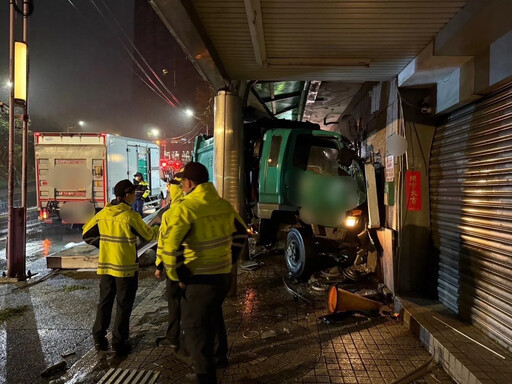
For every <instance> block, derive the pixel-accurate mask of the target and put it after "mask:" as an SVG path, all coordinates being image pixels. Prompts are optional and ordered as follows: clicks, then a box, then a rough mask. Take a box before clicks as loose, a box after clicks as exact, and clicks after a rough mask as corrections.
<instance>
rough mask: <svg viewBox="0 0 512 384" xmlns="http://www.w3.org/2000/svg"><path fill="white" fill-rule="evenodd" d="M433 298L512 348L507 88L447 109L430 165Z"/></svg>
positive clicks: (511, 149) (511, 90)
mask: <svg viewBox="0 0 512 384" xmlns="http://www.w3.org/2000/svg"><path fill="white" fill-rule="evenodd" d="M430 197H431V204H432V207H431V212H432V213H431V215H432V217H431V224H432V236H433V240H434V245H435V247H436V248H437V250H438V251H439V259H440V260H439V277H438V293H439V300H440V301H441V302H442V303H443V304H444V305H446V306H447V307H449V308H450V309H452V310H453V311H455V312H456V313H458V314H459V315H460V316H461V317H462V318H464V319H466V320H469V321H471V322H472V323H473V324H474V325H475V326H478V327H479V328H480V329H482V330H483V331H484V332H485V333H486V334H488V335H489V336H491V337H493V338H494V339H496V340H497V341H498V342H500V343H501V344H502V345H504V346H506V347H507V348H509V349H512V86H511V85H509V86H508V87H507V88H504V89H502V90H501V91H499V92H497V93H495V94H493V95H490V96H489V97H486V98H485V99H483V100H481V101H478V102H477V103H474V104H471V105H469V106H466V107H464V108H462V109H460V110H458V111H456V112H454V113H452V114H451V115H450V116H449V118H448V119H447V121H446V122H445V124H443V125H442V126H440V127H437V129H436V134H435V137H434V143H433V146H432V156H431V162H430Z"/></svg>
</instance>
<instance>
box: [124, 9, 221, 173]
mask: <svg viewBox="0 0 512 384" xmlns="http://www.w3.org/2000/svg"><path fill="white" fill-rule="evenodd" d="M133 24H134V43H135V46H136V47H137V49H138V50H139V52H140V53H141V54H142V55H143V56H144V59H145V60H146V61H147V62H148V63H149V64H150V66H151V67H152V69H153V70H154V71H155V73H156V74H157V75H158V76H159V78H160V80H161V81H162V82H163V83H164V84H165V86H166V87H167V88H168V89H169V90H170V91H171V92H172V93H173V94H175V95H176V97H177V98H178V100H179V102H180V103H181V106H182V107H176V108H172V107H171V106H169V105H167V104H165V103H164V102H163V101H162V99H161V98H160V97H159V96H157V95H156V94H154V92H152V91H151V90H149V88H148V86H147V85H146V84H144V82H143V81H142V80H141V79H140V78H139V77H138V76H137V75H136V74H134V75H133V83H134V87H133V89H134V93H135V100H136V103H137V105H138V106H140V108H142V109H143V112H144V110H145V109H148V110H149V108H148V106H149V105H151V106H152V107H153V108H152V109H153V110H154V106H155V104H158V105H161V108H160V109H159V110H160V112H159V113H158V115H157V116H154V115H153V114H148V120H150V121H148V123H153V124H156V125H157V126H158V128H159V129H160V132H161V138H160V139H161V144H160V145H161V153H162V158H166V159H169V160H170V159H172V160H180V161H183V162H184V163H186V162H187V153H189V154H190V153H191V151H192V147H193V144H194V136H196V135H197V134H200V133H204V132H205V131H206V128H205V129H204V130H202V127H200V128H201V129H199V130H198V129H197V128H196V124H197V120H195V119H193V118H190V117H186V116H185V115H184V113H183V108H184V107H190V108H193V109H194V110H195V111H196V112H197V113H202V111H203V110H204V109H205V108H206V107H207V106H208V102H209V98H210V95H211V94H212V90H211V89H210V87H209V85H208V83H207V82H206V81H204V80H203V79H202V78H201V76H200V75H199V73H198V72H197V70H196V69H195V68H194V66H193V65H192V63H191V62H190V61H189V60H188V58H187V57H186V56H185V54H184V53H183V51H182V49H181V47H180V46H179V44H178V43H177V42H176V40H175V39H174V37H173V36H172V35H171V33H170V32H169V30H168V29H167V28H166V27H165V25H164V24H163V23H162V21H161V20H160V19H159V18H158V16H157V14H156V13H155V11H154V10H153V8H152V7H151V5H150V4H149V3H148V1H147V0H135V2H134V23H133ZM134 70H135V71H137V73H138V74H139V75H141V76H142V77H143V79H144V80H145V81H146V82H147V79H146V78H145V77H144V75H142V74H141V73H140V70H138V68H134ZM148 95H149V96H148ZM146 129H147V128H146ZM191 131H193V132H191ZM188 132H191V133H190V134H188V135H187V133H188ZM184 135H185V140H182V139H183V136H184ZM170 138H171V139H170ZM172 138H177V139H176V140H172ZM164 142H165V144H166V145H165V146H164V145H163V143H164ZM164 154H165V157H164Z"/></svg>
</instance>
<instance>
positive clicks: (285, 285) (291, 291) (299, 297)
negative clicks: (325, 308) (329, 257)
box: [283, 277, 313, 305]
mask: <svg viewBox="0 0 512 384" xmlns="http://www.w3.org/2000/svg"><path fill="white" fill-rule="evenodd" d="M283 284H284V287H285V288H286V290H287V291H288V292H289V293H290V294H291V295H292V296H294V297H295V299H302V300H304V301H305V302H307V303H308V304H311V305H312V304H313V302H312V301H311V300H309V299H308V298H306V297H305V296H304V295H303V294H302V293H299V292H297V291H295V290H293V289H292V288H290V286H289V285H288V284H287V283H286V279H285V278H284V277H283Z"/></svg>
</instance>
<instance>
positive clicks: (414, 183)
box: [405, 171, 421, 211]
mask: <svg viewBox="0 0 512 384" xmlns="http://www.w3.org/2000/svg"><path fill="white" fill-rule="evenodd" d="M405 196H406V199H407V210H408V211H421V172H419V171H407V172H406V173H405Z"/></svg>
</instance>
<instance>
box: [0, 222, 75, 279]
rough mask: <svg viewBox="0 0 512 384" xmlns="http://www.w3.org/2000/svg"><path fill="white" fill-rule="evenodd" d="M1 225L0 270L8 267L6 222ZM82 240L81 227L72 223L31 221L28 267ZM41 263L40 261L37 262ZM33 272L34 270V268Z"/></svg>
mask: <svg viewBox="0 0 512 384" xmlns="http://www.w3.org/2000/svg"><path fill="white" fill-rule="evenodd" d="M2 224H3V226H2V227H0V233H1V235H0V270H2V271H5V270H6V269H7V261H6V254H5V242H6V231H7V230H6V228H5V223H3V222H2ZM80 241H82V236H81V230H80V228H79V227H74V228H72V227H71V225H63V224H45V223H40V222H37V221H33V220H32V221H29V222H28V224H27V246H26V257H27V261H26V262H27V269H29V266H30V265H31V264H32V263H33V262H34V261H37V260H39V259H41V258H44V257H46V256H48V255H50V254H52V253H55V252H58V251H60V250H62V249H63V248H64V247H66V246H71V245H73V244H74V243H79V242H80ZM37 265H39V263H38V264H37ZM31 272H34V271H33V270H32V271H31Z"/></svg>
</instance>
